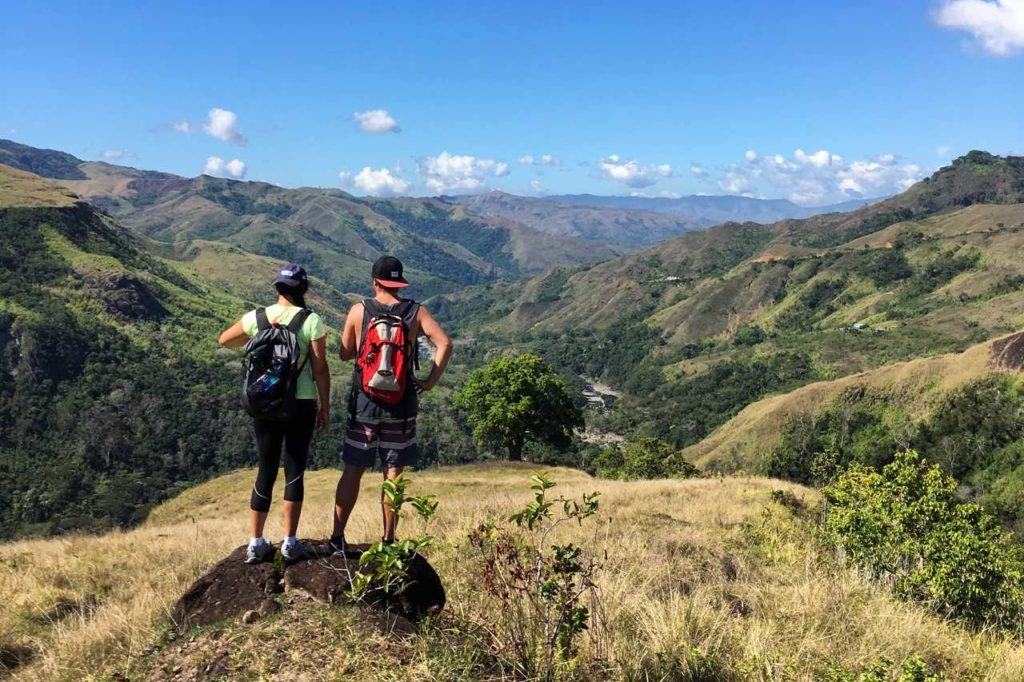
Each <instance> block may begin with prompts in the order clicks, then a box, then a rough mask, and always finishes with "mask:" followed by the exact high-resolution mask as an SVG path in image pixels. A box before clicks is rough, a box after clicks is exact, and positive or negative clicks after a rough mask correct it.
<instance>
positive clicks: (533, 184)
mask: <svg viewBox="0 0 1024 682" xmlns="http://www.w3.org/2000/svg"><path fill="white" fill-rule="evenodd" d="M530 191H531V192H533V193H534V194H536V195H537V196H543V195H544V194H547V190H546V189H544V185H543V184H542V183H541V182H540V180H530Z"/></svg>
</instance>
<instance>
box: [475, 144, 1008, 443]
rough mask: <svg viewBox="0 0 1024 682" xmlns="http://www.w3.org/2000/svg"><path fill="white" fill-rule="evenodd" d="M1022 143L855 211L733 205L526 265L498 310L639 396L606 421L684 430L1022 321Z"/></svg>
mask: <svg viewBox="0 0 1024 682" xmlns="http://www.w3.org/2000/svg"><path fill="white" fill-rule="evenodd" d="M1021 202H1024V157H1007V158H1000V157H995V156H992V155H989V154H985V153H983V152H972V153H970V154H968V155H966V156H964V157H962V158H960V159H957V160H956V161H955V162H954V163H953V164H952V165H950V166H948V167H946V168H943V169H941V170H939V171H938V172H937V173H936V174H935V175H934V176H933V177H932V178H929V179H928V180H925V181H923V182H921V183H918V184H917V185H915V186H913V187H912V188H911V189H910V190H908V191H907V192H905V193H904V194H901V195H899V196H896V197H893V198H891V199H888V200H885V201H882V202H880V203H878V204H873V205H870V206H867V207H865V208H861V209H859V210H856V211H853V212H851V213H844V214H830V215H822V216H815V217H812V218H808V219H804V220H787V221H783V222H780V223H775V224H772V225H758V224H754V223H745V224H737V223H728V224H725V225H720V226H716V227H712V228H709V229H707V230H705V231H703V232H695V233H689V234H685V235H682V236H680V237H678V238H675V239H672V240H670V241H668V242H665V243H663V244H659V245H657V246H654V247H652V248H650V249H647V250H645V251H642V252H640V253H637V254H634V255H630V256H625V257H622V258H618V259H615V260H611V261H607V262H603V263H600V264H597V265H593V266H577V267H575V268H562V269H558V270H555V271H554V272H551V273H547V274H545V275H543V276H539V277H537V278H534V279H533V280H531V281H530V282H529V283H528V284H527V285H526V286H525V287H524V288H523V290H522V293H521V294H520V295H519V298H518V300H517V302H516V304H515V306H514V309H513V310H512V312H511V313H510V314H509V315H507V316H506V317H505V318H503V319H501V320H497V321H494V322H493V323H492V325H491V326H492V327H493V328H494V329H496V330H501V332H502V333H503V334H505V335H512V336H513V337H516V334H517V330H518V334H519V335H520V336H521V337H522V339H523V342H524V343H525V344H526V345H531V346H532V347H534V348H536V349H537V350H538V351H540V352H543V353H545V354H546V355H547V356H548V357H549V358H550V359H552V360H553V361H555V362H556V363H557V364H559V366H561V367H562V368H563V369H564V370H565V371H567V372H569V373H575V374H580V375H584V376H590V377H595V378H598V379H602V380H604V381H606V382H608V383H611V384H612V385H613V386H615V387H616V388H619V389H624V390H625V392H626V394H627V395H626V396H625V397H624V398H623V399H622V400H620V401H619V402H618V403H617V405H616V408H615V409H614V410H612V413H611V415H610V416H609V417H608V419H607V420H605V421H606V422H607V423H606V424H605V426H606V427H607V428H610V429H611V430H614V431H617V432H619V433H623V434H638V435H651V436H657V437H660V438H663V439H665V440H668V441H670V442H671V443H673V444H675V445H676V446H678V447H687V446H691V445H693V444H695V443H698V442H699V441H701V440H702V439H703V438H705V437H706V436H708V435H709V434H710V433H711V432H712V431H713V430H714V428H716V427H717V426H719V425H720V424H722V423H723V422H725V421H726V420H728V419H729V418H731V417H732V416H734V415H735V414H736V413H737V412H739V410H741V409H742V408H743V407H745V406H746V405H748V404H750V403H752V402H755V401H757V400H759V399H760V398H763V397H766V396H768V395H772V394H777V393H782V392H786V391H789V390H792V389H794V388H796V387H798V386H800V385H803V384H806V383H809V382H813V381H818V380H827V379H833V378H837V377H842V376H847V375H850V374H853V373H856V372H861V371H866V370H870V369H873V368H877V367H881V366H883V365H886V364H889V363H893V362H900V361H907V360H912V359H914V358H919V357H923V356H930V355H934V354H940V353H951V352H961V351H964V350H966V349H967V348H968V347H969V346H971V345H972V344H975V343H979V342H982V341H985V340H986V339H989V338H992V337H995V336H999V335H1003V334H1006V333H1009V332H1012V331H1015V330H1016V329H1018V328H1019V327H1020V326H1021V324H1022V323H1024V261H1022V260H1021V259H1020V257H1019V253H1020V250H1021V248H1022V247H1024V203H1021Z"/></svg>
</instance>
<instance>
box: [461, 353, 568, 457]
mask: <svg viewBox="0 0 1024 682" xmlns="http://www.w3.org/2000/svg"><path fill="white" fill-rule="evenodd" d="M454 403H455V405H456V407H458V408H459V409H460V410H462V412H463V413H464V414H465V416H466V419H467V421H468V423H469V426H470V428H471V429H472V430H473V439H474V440H475V441H477V443H478V444H480V445H484V446H496V447H501V448H504V449H506V450H507V451H508V456H509V459H511V460H521V459H522V458H523V446H524V445H525V444H526V443H527V442H528V441H534V442H541V443H548V444H550V445H554V446H563V445H568V444H569V441H570V439H571V437H572V431H573V429H574V428H576V427H580V426H583V413H582V412H581V411H580V410H579V408H577V407H576V406H575V404H574V403H573V401H572V398H571V397H570V396H569V392H568V390H567V389H566V387H565V384H564V383H563V382H562V380H561V379H560V378H559V377H558V375H557V374H556V373H555V370H554V369H553V368H552V367H551V365H549V364H548V363H547V362H545V361H544V360H542V359H541V358H539V357H537V356H536V355H531V354H524V355H516V356H509V357H502V358H498V359H496V360H492V361H491V362H490V363H488V364H487V365H485V366H483V367H480V368H478V369H476V370H474V371H473V373H472V374H471V375H470V377H469V380H468V381H467V382H466V385H465V386H464V387H463V388H462V389H461V390H460V391H459V392H458V393H456V394H455V396H454Z"/></svg>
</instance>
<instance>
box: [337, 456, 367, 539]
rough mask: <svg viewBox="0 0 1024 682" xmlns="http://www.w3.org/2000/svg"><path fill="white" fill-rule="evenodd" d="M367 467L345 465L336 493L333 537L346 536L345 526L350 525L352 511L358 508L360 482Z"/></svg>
mask: <svg viewBox="0 0 1024 682" xmlns="http://www.w3.org/2000/svg"><path fill="white" fill-rule="evenodd" d="M365 471H366V467H361V466H356V465H355V464H345V469H344V470H343V471H342V472H341V478H340V479H339V480H338V488H337V490H335V492H334V531H333V532H332V533H331V536H332V537H338V536H339V535H344V533H345V526H347V525H348V517H349V516H351V515H352V509H354V508H355V506H356V500H357V499H358V498H359V482H360V481H361V480H362V478H363V473H364V472H365Z"/></svg>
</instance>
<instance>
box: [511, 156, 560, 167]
mask: <svg viewBox="0 0 1024 682" xmlns="http://www.w3.org/2000/svg"><path fill="white" fill-rule="evenodd" d="M519 163H520V165H523V166H561V165H562V160H561V159H559V158H558V157H556V156H555V155H553V154H541V155H540V156H533V155H532V154H523V155H522V156H520V157H519Z"/></svg>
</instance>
